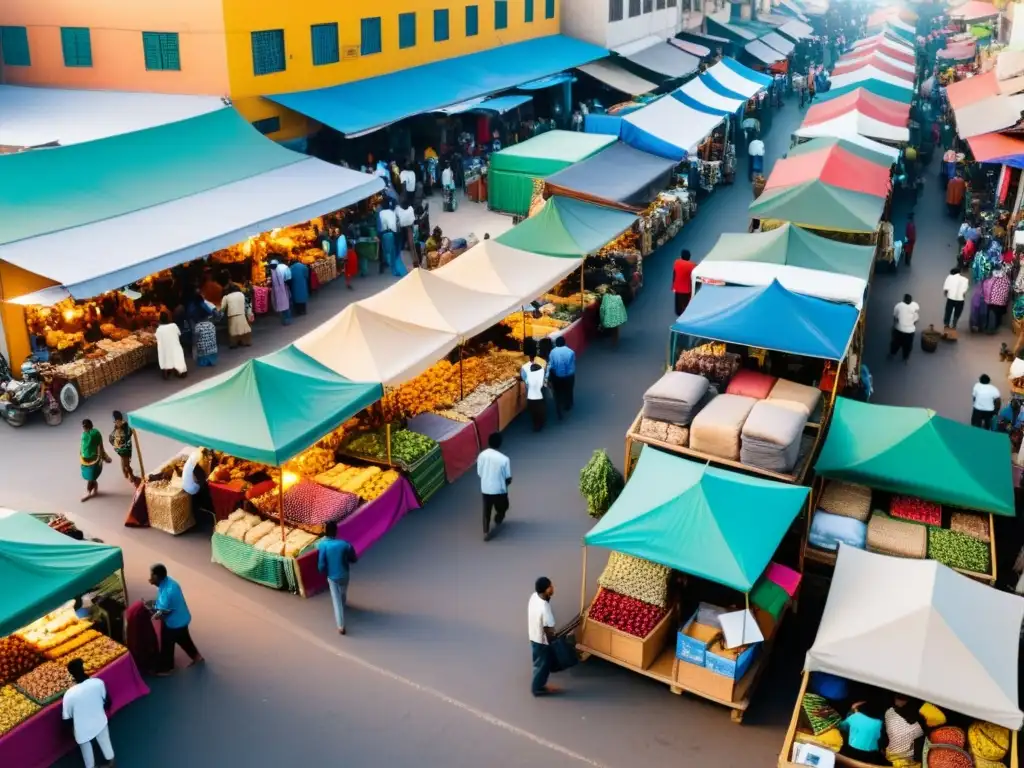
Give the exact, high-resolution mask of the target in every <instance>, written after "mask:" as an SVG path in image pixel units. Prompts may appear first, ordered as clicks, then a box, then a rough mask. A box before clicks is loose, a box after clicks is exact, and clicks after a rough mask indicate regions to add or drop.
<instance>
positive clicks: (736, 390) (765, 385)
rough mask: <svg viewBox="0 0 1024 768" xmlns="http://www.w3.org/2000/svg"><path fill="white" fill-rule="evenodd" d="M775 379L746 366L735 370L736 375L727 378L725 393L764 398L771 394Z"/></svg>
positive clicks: (757, 398)
mask: <svg viewBox="0 0 1024 768" xmlns="http://www.w3.org/2000/svg"><path fill="white" fill-rule="evenodd" d="M776 381H777V379H776V378H775V377H774V376H769V375H768V374H766V373H759V372H758V371H750V370H747V369H746V368H744V369H742V370H740V371H737V373H736V375H735V376H733V377H732V379H730V380H729V386H728V387H726V388H725V393H726V394H727V395H745V396H746V397H753V398H754V399H756V400H765V399H766V398H767V397H768V395H769V394H771V391H772V387H774V386H775V382H776Z"/></svg>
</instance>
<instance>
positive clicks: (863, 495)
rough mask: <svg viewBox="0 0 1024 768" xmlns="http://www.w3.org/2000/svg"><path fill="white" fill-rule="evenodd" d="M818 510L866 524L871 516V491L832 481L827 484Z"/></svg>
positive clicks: (862, 487)
mask: <svg viewBox="0 0 1024 768" xmlns="http://www.w3.org/2000/svg"><path fill="white" fill-rule="evenodd" d="M818 509H820V510H822V511H824V512H831V513H832V514H833V515H842V516H843V517H851V518H853V519H854V520H859V521H860V522H862V523H865V522H867V519H868V518H869V517H870V516H871V489H870V488H865V487H864V486H863V485H854V484H853V483H841V482H839V481H837V480H830V481H829V482H828V483H826V484H825V491H824V492H823V493H822V494H821V499H820V500H819V501H818Z"/></svg>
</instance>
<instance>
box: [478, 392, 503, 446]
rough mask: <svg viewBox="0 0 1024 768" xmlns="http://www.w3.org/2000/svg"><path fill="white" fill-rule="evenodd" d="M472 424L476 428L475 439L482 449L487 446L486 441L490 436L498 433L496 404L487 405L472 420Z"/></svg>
mask: <svg viewBox="0 0 1024 768" xmlns="http://www.w3.org/2000/svg"><path fill="white" fill-rule="evenodd" d="M473 424H474V426H475V427H476V439H477V442H478V443H479V444H480V447H481V448H483V447H484V446H486V445H487V441H488V440H489V439H490V437H491V434H493V433H494V432H497V431H498V403H497V402H493V403H491V404H490V405H488V406H487V407H486V408H484V409H483V411H481V412H480V414H479V415H478V416H477V417H476V418H475V419H473Z"/></svg>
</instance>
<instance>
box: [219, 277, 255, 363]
mask: <svg viewBox="0 0 1024 768" xmlns="http://www.w3.org/2000/svg"><path fill="white" fill-rule="evenodd" d="M220 311H221V312H223V313H224V314H225V316H227V319H228V347H229V348H230V349H234V348H235V347H250V346H252V326H250V325H249V318H248V308H247V306H246V301H245V294H244V293H242V289H241V288H239V287H238V286H237V285H235V284H234V283H232V284H230V285H229V286H228V287H227V289H226V292H225V294H224V298H223V300H222V301H221V303H220Z"/></svg>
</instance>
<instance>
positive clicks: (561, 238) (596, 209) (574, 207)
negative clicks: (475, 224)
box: [497, 195, 636, 259]
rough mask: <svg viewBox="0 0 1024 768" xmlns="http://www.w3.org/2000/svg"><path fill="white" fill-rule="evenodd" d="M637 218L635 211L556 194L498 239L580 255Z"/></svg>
mask: <svg viewBox="0 0 1024 768" xmlns="http://www.w3.org/2000/svg"><path fill="white" fill-rule="evenodd" d="M635 221H636V214H633V213H628V212H626V211H621V210H619V209H617V208H607V207H605V206H603V205H594V204H593V203H585V202H583V201H582V200H576V199H574V198H571V197H561V196H559V195H555V196H553V197H551V198H549V199H548V201H547V202H546V203H545V204H544V207H543V208H541V209H540V211H538V212H537V214H536V215H534V216H531V217H530V218H528V219H526V220H525V221H523V222H520V223H519V224H517V225H516V226H514V227H512V229H510V230H508V232H506V233H505V234H503V235H500V236H499V237H498V238H497V240H498V242H499V243H502V244H503V245H507V246H509V247H510V248H518V249H519V250H521V251H530V252H531V253H539V254H541V255H543V256H563V257H566V258H572V259H580V258H583V257H584V256H586V255H587V254H590V253H595V252H596V251H599V250H600V249H601V248H603V247H604V246H605V245H607V244H608V243H609V242H611V241H612V240H614V239H615V238H617V237H618V236H619V235H621V234H622V233H623V232H625V231H626V230H627V229H629V228H630V227H631V226H633V223H634V222H635Z"/></svg>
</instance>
